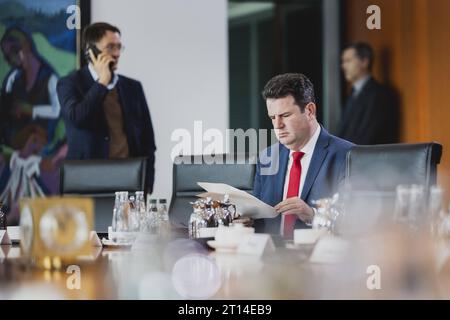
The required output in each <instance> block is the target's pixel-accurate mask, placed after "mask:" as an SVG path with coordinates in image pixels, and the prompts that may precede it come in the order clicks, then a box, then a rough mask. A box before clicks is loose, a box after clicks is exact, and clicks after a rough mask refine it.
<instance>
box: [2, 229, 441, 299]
mask: <svg viewBox="0 0 450 320" xmlns="http://www.w3.org/2000/svg"><path fill="white" fill-rule="evenodd" d="M353 240H354V241H350V243H351V247H350V248H349V250H348V251H347V254H346V257H345V258H344V259H342V260H341V261H339V262H337V263H329V264H321V263H311V262H310V261H309V258H310V256H311V252H312V250H313V248H314V246H311V245H309V246H306V245H304V246H302V245H296V246H293V245H292V244H291V245H282V244H281V245H279V246H277V248H276V250H275V251H274V252H270V253H267V254H264V255H262V256H255V255H244V254H237V253H221V252H215V251H212V250H210V248H208V247H207V246H206V245H205V244H204V243H201V242H199V241H194V240H188V239H184V238H181V237H175V238H172V239H167V241H158V240H155V241H149V242H147V243H143V242H140V243H139V245H135V246H133V247H131V248H120V249H114V248H107V247H103V248H102V247H92V252H91V254H90V255H88V256H84V257H79V258H78V259H77V260H76V261H74V262H73V263H71V265H67V264H66V265H63V266H62V268H61V269H60V270H44V269H42V268H36V267H33V263H32V261H29V259H28V258H27V257H25V256H24V255H23V254H22V253H21V249H20V247H19V246H17V245H13V246H0V247H1V249H0V288H1V289H0V299H165V300H167V299H330V298H338V299H346V298H356V299H373V298H375V299H377V298H382V299H385V298H388V299H391V298H394V299H397V298H399V299H400V298H407V299H408V298H412V299H417V298H418V299H422V298H427V299H428V298H431V299H434V298H438V299H440V298H445V299H448V298H450V290H449V288H450V286H449V284H450V282H449V279H450V264H449V261H448V252H449V246H448V242H439V244H437V243H436V242H429V243H428V242H427V241H425V240H424V239H412V238H410V237H409V236H405V235H402V234H401V233H398V232H388V233H384V234H382V235H377V236H374V237H371V238H365V239H363V240H360V239H358V240H355V239H353ZM377 272H380V274H381V277H380V278H381V281H380V283H379V285H380V288H378V287H377V285H378V284H377V278H376V277H375V275H376V273H377Z"/></svg>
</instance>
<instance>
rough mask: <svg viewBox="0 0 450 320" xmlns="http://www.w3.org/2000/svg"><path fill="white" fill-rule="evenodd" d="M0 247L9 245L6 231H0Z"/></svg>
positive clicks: (9, 240) (9, 241)
mask: <svg viewBox="0 0 450 320" xmlns="http://www.w3.org/2000/svg"><path fill="white" fill-rule="evenodd" d="M0 245H11V239H9V236H8V232H7V231H6V230H0Z"/></svg>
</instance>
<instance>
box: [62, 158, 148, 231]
mask: <svg viewBox="0 0 450 320" xmlns="http://www.w3.org/2000/svg"><path fill="white" fill-rule="evenodd" d="M146 169H147V158H144V157H143V158H128V159H101V160H66V161H64V162H63V164H62V166H61V169H60V184H59V191H60V194H61V195H76V196H88V197H91V198H93V199H94V202H95V228H96V231H97V232H105V231H107V230H108V226H110V225H111V222H112V212H113V208H114V198H115V194H114V192H116V191H129V192H135V191H143V190H147V188H146V185H145V184H146V179H145V177H146Z"/></svg>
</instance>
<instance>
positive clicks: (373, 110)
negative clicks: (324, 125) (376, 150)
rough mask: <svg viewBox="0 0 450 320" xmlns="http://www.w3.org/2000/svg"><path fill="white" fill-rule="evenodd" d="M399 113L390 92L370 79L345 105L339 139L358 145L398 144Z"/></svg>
mask: <svg viewBox="0 0 450 320" xmlns="http://www.w3.org/2000/svg"><path fill="white" fill-rule="evenodd" d="M398 129H399V109H398V105H397V103H396V101H395V97H394V95H393V93H392V92H390V90H388V89H387V88H386V87H384V86H382V85H381V84H379V83H378V82H377V81H376V80H375V79H373V78H372V77H370V79H368V80H367V82H366V83H365V84H364V86H363V87H362V89H361V91H360V92H359V93H358V94H357V95H356V97H354V96H352V95H351V96H350V97H349V98H348V100H347V102H346V104H345V109H344V110H343V116H342V119H341V123H340V125H339V128H338V133H337V136H339V137H341V138H343V139H345V140H348V141H351V142H353V143H355V144H363V145H370V144H385V143H396V142H398Z"/></svg>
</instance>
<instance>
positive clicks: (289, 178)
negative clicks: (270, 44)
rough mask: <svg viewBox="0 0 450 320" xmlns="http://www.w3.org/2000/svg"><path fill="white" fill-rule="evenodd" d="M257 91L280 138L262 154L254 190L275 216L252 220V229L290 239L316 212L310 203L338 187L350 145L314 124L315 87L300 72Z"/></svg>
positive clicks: (305, 226) (273, 79)
mask: <svg viewBox="0 0 450 320" xmlns="http://www.w3.org/2000/svg"><path fill="white" fill-rule="evenodd" d="M262 95H263V98H264V99H265V101H266V105H267V113H268V116H269V117H270V119H271V120H272V124H273V127H274V129H275V134H276V137H277V139H278V141H279V142H278V143H276V144H274V145H272V146H270V147H269V148H268V149H266V150H264V151H263V152H262V153H261V155H260V159H259V161H258V164H257V167H256V174H255V180H254V191H253V194H254V196H255V197H257V198H258V199H260V200H262V201H263V202H265V203H267V204H268V205H270V206H273V207H274V208H275V210H276V212H277V213H278V215H277V216H276V217H274V218H267V219H258V220H255V228H256V231H257V232H265V233H272V234H279V233H281V234H282V235H283V236H285V237H292V235H293V230H294V229H295V228H307V227H309V226H310V224H311V222H312V219H313V218H314V213H315V210H314V209H313V208H312V205H311V201H312V200H317V199H320V198H324V197H329V196H331V195H333V193H334V192H336V191H337V188H338V185H339V183H340V182H341V181H342V180H343V179H344V174H345V158H346V154H347V151H349V150H350V149H351V148H352V146H353V144H352V143H350V142H348V141H346V140H343V139H340V138H337V137H335V136H333V135H331V134H329V133H328V132H327V131H326V130H325V129H324V128H323V127H322V126H321V125H320V124H319V123H318V121H317V119H316V111H317V106H316V104H315V97H314V87H313V84H312V83H311V81H310V80H309V79H308V78H307V77H306V76H304V75H303V74H295V73H288V74H282V75H278V76H275V77H274V78H272V79H271V80H270V81H269V82H268V83H267V84H266V86H265V87H264V90H263V92H262ZM263 160H264V161H263Z"/></svg>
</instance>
